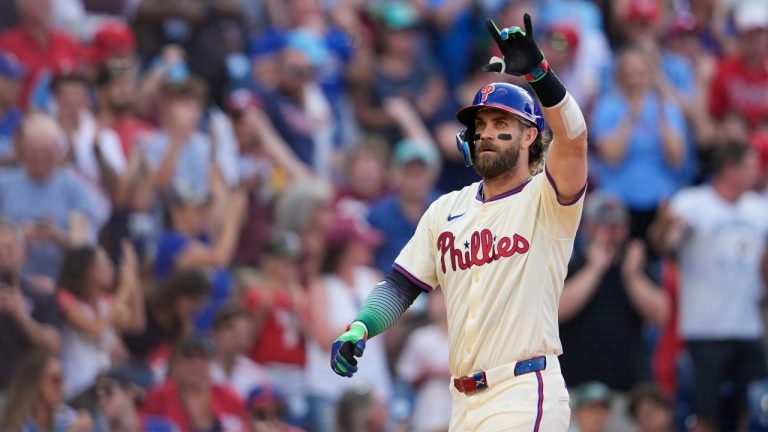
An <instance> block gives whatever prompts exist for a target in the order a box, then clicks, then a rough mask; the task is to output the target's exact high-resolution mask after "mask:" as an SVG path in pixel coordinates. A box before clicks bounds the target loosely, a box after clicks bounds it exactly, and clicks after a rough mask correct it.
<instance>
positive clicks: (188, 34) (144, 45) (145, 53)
mask: <svg viewBox="0 0 768 432" xmlns="http://www.w3.org/2000/svg"><path fill="white" fill-rule="evenodd" d="M137 3H138V6H136V15H135V18H134V28H135V29H136V39H137V47H138V53H139V55H140V57H141V59H142V60H143V61H144V62H149V61H150V60H151V59H152V58H154V57H156V56H158V55H159V54H160V53H161V51H162V49H163V47H164V46H166V45H168V44H177V45H179V46H181V47H182V48H183V49H184V51H186V52H187V53H188V56H187V59H188V64H189V68H190V70H191V71H192V73H194V74H195V75H198V76H200V77H201V78H202V79H204V80H205V82H207V83H208V85H209V87H210V89H211V97H212V99H213V100H214V101H217V102H221V101H223V99H224V90H225V89H226V86H227V83H228V75H227V59H228V55H229V54H230V53H232V52H233V51H235V50H237V49H240V48H241V47H240V46H239V45H240V41H241V40H242V39H243V37H244V35H243V22H242V19H243V3H242V2H233V1H227V0H212V1H203V0H188V1H183V2H157V1H154V0H140V1H138V2H137Z"/></svg>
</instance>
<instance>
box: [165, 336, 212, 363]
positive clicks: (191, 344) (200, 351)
mask: <svg viewBox="0 0 768 432" xmlns="http://www.w3.org/2000/svg"><path fill="white" fill-rule="evenodd" d="M215 353H216V346H215V345H214V344H213V341H212V340H211V339H210V338H208V337H206V336H201V335H192V336H189V337H187V338H185V339H184V340H182V341H181V342H180V343H179V344H178V345H177V346H176V349H175V350H174V354H175V355H176V356H178V357H184V358H190V357H197V356H201V357H205V358H211V357H213V355H214V354H215Z"/></svg>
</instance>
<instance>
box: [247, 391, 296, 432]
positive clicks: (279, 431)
mask: <svg viewBox="0 0 768 432" xmlns="http://www.w3.org/2000/svg"><path fill="white" fill-rule="evenodd" d="M245 406H246V410H247V411H248V418H249V419H250V420H251V425H252V426H253V432H301V430H302V429H298V428H295V427H293V426H291V425H289V424H288V423H286V422H285V420H284V417H285V411H286V410H285V400H284V398H283V396H282V395H281V394H280V393H279V392H278V391H277V390H276V389H275V388H274V387H259V388H256V389H253V391H251V393H250V394H249V395H248V398H247V399H246V403H245Z"/></svg>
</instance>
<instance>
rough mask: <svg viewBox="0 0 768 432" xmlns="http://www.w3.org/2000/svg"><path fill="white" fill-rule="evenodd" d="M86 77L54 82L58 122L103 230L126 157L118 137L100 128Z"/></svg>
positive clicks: (95, 219)
mask: <svg viewBox="0 0 768 432" xmlns="http://www.w3.org/2000/svg"><path fill="white" fill-rule="evenodd" d="M90 92H91V84H90V82H89V81H88V79H87V78H86V77H85V76H84V75H80V74H76V73H75V74H60V75H56V76H55V77H54V78H53V80H52V81H51V93H52V95H53V99H54V101H55V105H56V119H57V121H58V122H59V125H61V128H62V129H63V130H64V137H65V143H66V159H67V161H68V162H72V167H73V168H74V170H75V173H77V174H78V176H79V177H80V178H81V179H82V180H83V183H84V184H85V185H86V186H87V187H88V191H89V201H90V202H91V205H92V213H93V221H92V223H93V228H94V229H95V230H99V229H100V228H101V227H102V226H103V225H104V224H105V223H106V222H107V220H108V219H109V216H110V213H111V212H112V204H111V197H112V196H113V194H114V193H115V188H116V181H117V177H118V176H119V175H121V174H122V173H123V172H124V171H125V165H126V162H125V156H124V155H123V151H122V148H121V146H120V139H119V137H118V136H117V134H116V133H115V132H114V131H113V130H111V129H109V128H107V127H105V126H104V125H102V124H99V122H98V119H97V118H96V116H95V115H94V113H93V107H92V106H91V99H90Z"/></svg>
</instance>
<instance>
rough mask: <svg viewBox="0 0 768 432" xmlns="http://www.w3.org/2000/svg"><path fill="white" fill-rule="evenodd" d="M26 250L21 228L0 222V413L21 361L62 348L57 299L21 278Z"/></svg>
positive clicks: (6, 221) (6, 222)
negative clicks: (35, 353)
mask: <svg viewBox="0 0 768 432" xmlns="http://www.w3.org/2000/svg"><path fill="white" fill-rule="evenodd" d="M24 248H25V245H24V235H23V233H22V232H21V230H20V229H19V227H18V226H16V225H15V224H13V223H12V222H10V221H8V220H5V219H0V364H3V367H2V368H0V412H2V411H3V406H4V405H5V400H6V391H7V390H8V383H9V382H10V381H11V378H12V373H13V371H14V370H15V369H16V366H17V364H18V363H19V361H20V359H21V358H23V357H24V355H25V354H26V353H28V352H30V351H31V350H33V349H39V350H43V351H45V352H47V353H49V354H52V355H57V354H58V353H59V348H60V346H61V333H60V330H61V318H60V315H59V309H58V307H57V306H56V299H55V297H54V296H53V295H52V294H40V293H37V292H35V290H34V289H32V288H31V287H30V285H29V283H28V282H27V280H26V278H23V277H22V276H21V265H22V263H23V262H24Z"/></svg>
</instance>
